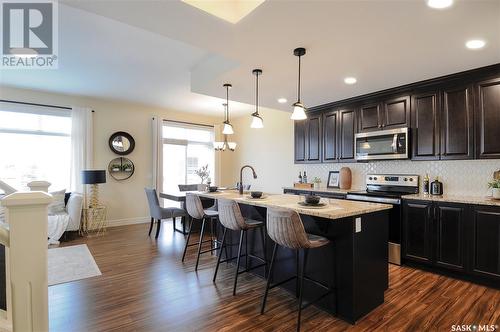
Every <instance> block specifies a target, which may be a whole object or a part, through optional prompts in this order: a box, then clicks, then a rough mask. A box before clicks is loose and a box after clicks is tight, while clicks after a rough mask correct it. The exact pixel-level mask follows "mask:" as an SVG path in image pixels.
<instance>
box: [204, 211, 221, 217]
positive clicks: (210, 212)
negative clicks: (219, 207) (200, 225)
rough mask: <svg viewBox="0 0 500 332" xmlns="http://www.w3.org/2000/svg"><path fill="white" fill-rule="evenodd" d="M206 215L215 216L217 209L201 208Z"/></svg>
mask: <svg viewBox="0 0 500 332" xmlns="http://www.w3.org/2000/svg"><path fill="white" fill-rule="evenodd" d="M203 212H204V213H205V215H206V216H207V217H217V216H218V215H219V212H218V211H215V210H203Z"/></svg>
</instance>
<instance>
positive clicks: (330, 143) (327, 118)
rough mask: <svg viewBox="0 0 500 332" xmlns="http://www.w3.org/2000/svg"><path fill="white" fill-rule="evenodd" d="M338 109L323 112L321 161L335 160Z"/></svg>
mask: <svg viewBox="0 0 500 332" xmlns="http://www.w3.org/2000/svg"><path fill="white" fill-rule="evenodd" d="M337 128H338V111H336V110H334V111H327V112H325V113H324V114H323V162H336V161H337V147H338V134H339V133H338V130H337Z"/></svg>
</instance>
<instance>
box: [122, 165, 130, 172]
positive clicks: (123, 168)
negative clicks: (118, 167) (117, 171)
mask: <svg viewBox="0 0 500 332" xmlns="http://www.w3.org/2000/svg"><path fill="white" fill-rule="evenodd" d="M127 169H128V170H131V169H132V164H129V163H125V164H123V165H122V171H125V170H127Z"/></svg>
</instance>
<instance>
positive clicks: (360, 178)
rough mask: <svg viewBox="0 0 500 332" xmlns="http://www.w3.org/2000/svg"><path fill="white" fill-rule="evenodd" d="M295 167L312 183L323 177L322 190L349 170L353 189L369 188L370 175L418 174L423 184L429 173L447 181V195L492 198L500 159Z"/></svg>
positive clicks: (376, 162) (444, 183)
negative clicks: (336, 173)
mask: <svg viewBox="0 0 500 332" xmlns="http://www.w3.org/2000/svg"><path fill="white" fill-rule="evenodd" d="M295 167H296V174H298V172H299V171H304V170H305V171H307V177H308V180H309V182H312V179H313V178H314V177H316V176H317V177H319V178H321V181H322V184H321V186H322V187H323V186H324V187H326V181H327V180H328V172H329V171H336V170H339V169H340V168H342V167H349V168H350V169H351V172H352V188H353V189H364V188H365V186H366V183H365V175H366V174H372V173H375V174H417V175H420V183H422V178H423V177H424V176H425V174H426V173H428V174H429V176H430V178H431V181H434V178H435V177H436V176H439V179H440V181H441V182H443V187H444V192H445V194H450V195H468V196H487V195H491V191H490V190H488V182H489V181H491V179H492V178H493V172H494V171H497V170H500V160H442V161H410V160H391V161H373V162H367V163H348V164H347V163H346V164H344V163H339V164H313V165H295ZM420 190H422V188H420Z"/></svg>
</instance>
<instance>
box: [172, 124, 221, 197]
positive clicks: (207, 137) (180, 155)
mask: <svg viewBox="0 0 500 332" xmlns="http://www.w3.org/2000/svg"><path fill="white" fill-rule="evenodd" d="M162 135H163V136H162V137H163V190H165V191H176V190H178V186H177V185H179V184H199V183H201V179H200V177H199V176H198V175H196V173H195V172H196V170H198V169H200V168H201V167H202V166H205V165H208V169H209V171H210V178H211V180H212V182H214V181H215V179H214V175H215V171H214V170H215V167H214V159H215V152H214V148H213V141H214V128H213V127H211V126H203V125H195V124H186V123H180V122H174V121H164V123H163V132H162Z"/></svg>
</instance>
